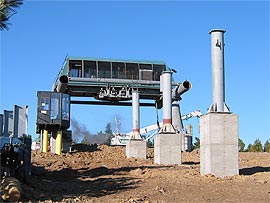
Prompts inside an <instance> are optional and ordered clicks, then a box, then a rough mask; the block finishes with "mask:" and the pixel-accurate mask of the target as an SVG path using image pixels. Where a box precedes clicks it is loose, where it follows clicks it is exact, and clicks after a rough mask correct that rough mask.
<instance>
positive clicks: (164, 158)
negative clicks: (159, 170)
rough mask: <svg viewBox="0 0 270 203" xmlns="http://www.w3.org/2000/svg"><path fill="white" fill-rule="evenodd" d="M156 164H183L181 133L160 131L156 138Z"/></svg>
mask: <svg viewBox="0 0 270 203" xmlns="http://www.w3.org/2000/svg"><path fill="white" fill-rule="evenodd" d="M154 163H155V164H181V135H180V133H159V134H158V135H157V136H156V137H155V138H154Z"/></svg>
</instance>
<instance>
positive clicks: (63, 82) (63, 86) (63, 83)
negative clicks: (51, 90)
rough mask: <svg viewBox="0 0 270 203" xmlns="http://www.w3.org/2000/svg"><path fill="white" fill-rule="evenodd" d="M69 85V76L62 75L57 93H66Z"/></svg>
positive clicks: (58, 82)
mask: <svg viewBox="0 0 270 203" xmlns="http://www.w3.org/2000/svg"><path fill="white" fill-rule="evenodd" d="M67 85H68V76H66V75H62V76H61V77H60V78H59V79H58V80H57V82H56V91H57V92H65V91H66V89H67Z"/></svg>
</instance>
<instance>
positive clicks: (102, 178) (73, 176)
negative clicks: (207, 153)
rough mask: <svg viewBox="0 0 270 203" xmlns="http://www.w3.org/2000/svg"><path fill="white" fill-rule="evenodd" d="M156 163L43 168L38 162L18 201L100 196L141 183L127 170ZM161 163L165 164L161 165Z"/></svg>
mask: <svg viewBox="0 0 270 203" xmlns="http://www.w3.org/2000/svg"><path fill="white" fill-rule="evenodd" d="M157 167H158V168H160V167H161V166H140V167H120V168H107V167H103V166H101V167H96V168H92V169H86V168H80V169H76V170H74V169H72V168H64V169H62V170H59V171H47V170H46V169H45V168H44V167H42V166H32V175H31V180H30V181H29V183H28V184H25V185H24V186H23V190H24V194H25V195H24V196H23V198H22V201H23V202H25V201H29V200H31V201H46V200H52V201H61V200H63V199H66V198H71V199H72V198H76V197H78V196H87V197H101V196H105V195H110V194H114V193H118V192H122V191H124V190H130V189H135V188H137V187H140V186H141V183H142V180H141V179H140V178H135V177H132V176H130V175H129V173H128V172H130V171H132V170H136V169H141V170H143V169H147V168H157ZM164 167H166V166H162V167H161V168H164ZM119 174H122V175H121V176H119ZM123 174H124V175H123Z"/></svg>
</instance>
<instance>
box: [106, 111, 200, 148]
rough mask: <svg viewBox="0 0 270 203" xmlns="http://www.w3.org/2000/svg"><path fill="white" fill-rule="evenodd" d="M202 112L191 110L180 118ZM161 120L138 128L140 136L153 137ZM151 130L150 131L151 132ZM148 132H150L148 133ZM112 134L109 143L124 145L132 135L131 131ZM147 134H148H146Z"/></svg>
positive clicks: (198, 115) (146, 138)
mask: <svg viewBox="0 0 270 203" xmlns="http://www.w3.org/2000/svg"><path fill="white" fill-rule="evenodd" d="M201 115H202V113H201V111H200V110H195V111H192V112H190V113H188V114H185V115H182V116H181V120H182V121H184V120H188V119H190V118H193V117H198V118H199V117H201ZM162 125H163V122H159V123H156V124H152V125H149V126H146V127H143V128H141V129H140V134H141V136H142V137H143V138H144V139H145V140H146V141H148V140H150V139H152V138H153V137H155V136H156V135H157V134H158V131H159V129H160V128H161V127H162ZM151 132H152V133H151ZM149 133H151V134H150V135H149ZM113 135H114V136H113V137H112V139H111V145H126V143H127V141H128V140H129V139H130V136H131V135H132V132H129V133H126V134H125V133H119V132H117V133H115V134H113ZM147 135H148V136H147Z"/></svg>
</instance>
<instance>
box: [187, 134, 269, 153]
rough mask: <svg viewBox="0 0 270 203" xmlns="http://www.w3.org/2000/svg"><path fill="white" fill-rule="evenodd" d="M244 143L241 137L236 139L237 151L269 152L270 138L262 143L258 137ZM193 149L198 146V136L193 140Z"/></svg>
mask: <svg viewBox="0 0 270 203" xmlns="http://www.w3.org/2000/svg"><path fill="white" fill-rule="evenodd" d="M245 146H246V145H245V143H244V141H243V140H242V139H240V138H239V139H238V148H239V152H270V139H268V140H266V141H265V143H264V144H262V142H261V141H260V139H258V138H257V139H256V140H255V141H254V143H253V144H249V145H248V146H247V147H246V148H245ZM192 148H193V149H198V148H200V138H198V137H195V141H194V143H193V146H192Z"/></svg>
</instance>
